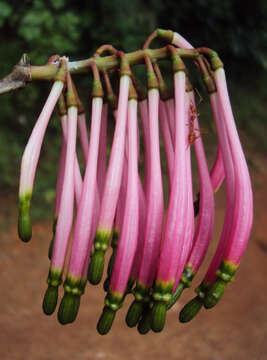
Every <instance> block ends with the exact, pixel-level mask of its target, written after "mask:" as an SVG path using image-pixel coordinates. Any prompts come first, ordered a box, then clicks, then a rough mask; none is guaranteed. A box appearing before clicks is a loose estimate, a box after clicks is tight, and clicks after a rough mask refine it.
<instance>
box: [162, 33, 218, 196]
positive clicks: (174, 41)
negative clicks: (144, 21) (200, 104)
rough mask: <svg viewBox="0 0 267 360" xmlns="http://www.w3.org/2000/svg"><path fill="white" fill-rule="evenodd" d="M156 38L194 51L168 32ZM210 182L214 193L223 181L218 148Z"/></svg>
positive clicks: (178, 36)
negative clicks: (168, 40)
mask: <svg viewBox="0 0 267 360" xmlns="http://www.w3.org/2000/svg"><path fill="white" fill-rule="evenodd" d="M158 36H159V37H161V38H163V39H170V40H171V43H172V44H173V45H175V46H177V47H180V48H182V49H194V47H193V46H192V45H191V44H190V43H189V42H188V41H187V40H186V39H185V38H184V37H183V36H182V35H180V34H178V33H177V32H173V31H170V30H162V29H158ZM210 176H211V181H212V185H213V190H214V191H215V192H216V191H218V189H219V188H220V186H221V184H222V183H223V180H224V168H223V161H222V156H221V151H220V148H219V147H218V150H217V155H216V159H215V162H214V165H213V167H212V170H211V173H210Z"/></svg>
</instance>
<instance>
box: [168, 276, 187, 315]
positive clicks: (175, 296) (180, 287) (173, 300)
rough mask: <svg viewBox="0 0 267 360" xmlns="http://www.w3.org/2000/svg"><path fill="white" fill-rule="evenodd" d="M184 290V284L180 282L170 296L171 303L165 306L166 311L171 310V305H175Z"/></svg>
mask: <svg viewBox="0 0 267 360" xmlns="http://www.w3.org/2000/svg"><path fill="white" fill-rule="evenodd" d="M184 288H185V286H184V283H182V282H180V283H179V284H178V286H177V289H176V290H175V292H174V294H173V295H172V298H171V301H170V302H169V303H168V305H167V309H168V310H169V309H170V308H172V307H173V305H174V304H175V303H176V301H177V300H178V299H179V297H180V296H181V294H182V292H183V290H184Z"/></svg>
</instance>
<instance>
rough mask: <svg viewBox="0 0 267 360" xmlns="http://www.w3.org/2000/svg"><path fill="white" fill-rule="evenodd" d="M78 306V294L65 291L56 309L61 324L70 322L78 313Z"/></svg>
mask: <svg viewBox="0 0 267 360" xmlns="http://www.w3.org/2000/svg"><path fill="white" fill-rule="evenodd" d="M79 307H80V296H79V295H73V294H70V293H65V294H64V296H63V299H62V300H61V303H60V306H59V309H58V314H57V317H58V321H59V322H60V323H61V324H62V325H66V324H69V323H72V322H73V321H74V320H75V319H76V317H77V314H78V311H79Z"/></svg>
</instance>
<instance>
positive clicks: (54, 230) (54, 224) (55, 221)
mask: <svg viewBox="0 0 267 360" xmlns="http://www.w3.org/2000/svg"><path fill="white" fill-rule="evenodd" d="M56 228H57V216H55V218H54V221H53V227H52V231H53V235H55V233H56Z"/></svg>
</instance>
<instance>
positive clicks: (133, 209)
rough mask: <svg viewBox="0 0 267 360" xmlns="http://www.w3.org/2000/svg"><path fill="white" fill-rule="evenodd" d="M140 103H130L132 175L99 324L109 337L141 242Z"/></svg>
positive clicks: (100, 331) (129, 166)
mask: <svg viewBox="0 0 267 360" xmlns="http://www.w3.org/2000/svg"><path fill="white" fill-rule="evenodd" d="M137 133H138V132H137V100H136V99H133V98H132V99H129V105H128V172H127V192H126V200H125V210H124V218H123V224H122V228H121V231H120V235H119V242H118V248H117V251H116V257H115V261H114V266H113V270H112V274H111V280H110V285H109V289H108V294H107V296H106V298H105V306H104V309H103V312H102V315H101V317H100V319H99V321H98V324H97V329H98V332H99V333H100V334H106V333H107V332H108V331H109V330H110V328H111V326H112V323H113V321H114V318H115V314H116V311H117V310H118V309H119V308H120V307H121V306H122V302H123V299H124V296H125V294H126V289H127V284H128V280H129V277H130V273H131V268H132V265H133V261H134V256H135V252H136V248H137V240H138V223H139V197H138V196H136V195H137V193H138V140H137Z"/></svg>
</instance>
